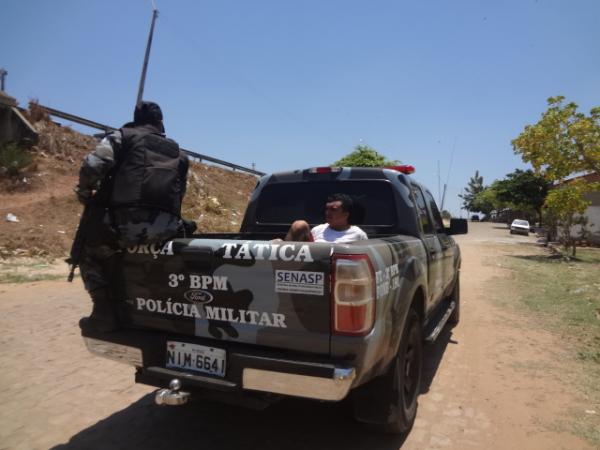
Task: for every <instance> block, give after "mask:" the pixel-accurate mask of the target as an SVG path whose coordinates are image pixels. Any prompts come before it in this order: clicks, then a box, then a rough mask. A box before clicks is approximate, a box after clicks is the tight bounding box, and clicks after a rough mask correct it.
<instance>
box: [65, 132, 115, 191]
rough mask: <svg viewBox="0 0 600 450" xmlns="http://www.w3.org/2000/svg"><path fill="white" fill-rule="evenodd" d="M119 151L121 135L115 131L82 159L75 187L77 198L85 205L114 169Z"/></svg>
mask: <svg viewBox="0 0 600 450" xmlns="http://www.w3.org/2000/svg"><path fill="white" fill-rule="evenodd" d="M120 149H121V133H120V132H119V131H115V132H114V133H111V134H109V135H108V136H106V137H105V138H104V139H102V140H101V141H100V142H99V143H98V145H96V148H95V149H94V151H93V152H91V153H89V154H88V155H87V156H86V157H85V158H84V159H83V163H82V165H81V169H80V170H79V184H78V185H77V186H76V187H75V192H76V193H77V197H78V198H79V200H80V201H81V202H82V203H86V202H87V201H88V200H89V199H90V198H91V197H92V195H93V192H94V191H97V190H98V189H99V188H100V185H101V183H102V181H103V180H104V179H105V177H106V175H107V174H108V172H109V171H110V170H111V169H112V168H113V167H114V165H115V160H116V156H117V154H118V152H119V150H120Z"/></svg>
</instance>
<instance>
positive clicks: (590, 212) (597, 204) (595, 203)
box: [563, 172, 600, 244]
mask: <svg viewBox="0 0 600 450" xmlns="http://www.w3.org/2000/svg"><path fill="white" fill-rule="evenodd" d="M574 180H585V181H586V182H588V183H598V182H600V174H598V173H595V172H593V173H588V174H586V175H580V176H577V177H573V178H570V179H568V180H566V181H564V182H563V183H569V182H571V181H574ZM584 198H585V199H586V200H589V201H590V202H592V203H591V204H590V206H588V208H587V209H586V211H585V212H584V213H583V214H582V216H583V217H585V218H587V224H586V225H585V227H586V228H587V231H588V232H589V236H588V237H587V240H588V241H590V242H594V243H596V244H600V191H598V190H596V191H592V192H588V193H587V194H585V195H584ZM581 228H582V226H581V225H574V226H573V227H571V236H573V237H574V238H579V237H580V236H581Z"/></svg>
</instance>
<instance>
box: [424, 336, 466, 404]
mask: <svg viewBox="0 0 600 450" xmlns="http://www.w3.org/2000/svg"><path fill="white" fill-rule="evenodd" d="M448 344H458V342H457V341H455V340H453V339H452V327H451V326H448V325H446V326H445V327H444V329H443V330H442V332H441V333H440V335H439V336H438V338H437V339H436V340H435V342H434V343H433V344H429V345H426V346H425V358H424V360H423V378H422V379H421V394H425V393H427V392H429V388H430V387H431V383H433V379H434V378H435V374H436V373H437V371H438V369H439V367H440V363H441V362H442V358H443V356H444V352H445V351H446V347H448Z"/></svg>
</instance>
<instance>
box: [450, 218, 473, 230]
mask: <svg viewBox="0 0 600 450" xmlns="http://www.w3.org/2000/svg"><path fill="white" fill-rule="evenodd" d="M468 232H469V223H468V222H467V219H450V228H446V233H448V234H467V233H468Z"/></svg>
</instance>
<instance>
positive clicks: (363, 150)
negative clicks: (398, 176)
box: [332, 145, 400, 167]
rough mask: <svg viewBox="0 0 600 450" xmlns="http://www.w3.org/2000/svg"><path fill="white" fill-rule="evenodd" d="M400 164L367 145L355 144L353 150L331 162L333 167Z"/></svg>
mask: <svg viewBox="0 0 600 450" xmlns="http://www.w3.org/2000/svg"><path fill="white" fill-rule="evenodd" d="M398 164H400V162H399V161H396V160H390V159H387V158H386V157H385V156H383V155H381V154H379V153H378V152H377V151H376V150H375V149H374V148H371V147H369V146H368V145H357V146H356V147H354V151H353V152H352V153H349V154H348V155H346V156H344V157H343V158H342V159H340V160H339V161H336V162H334V163H333V164H332V166H334V167H385V166H395V165H398Z"/></svg>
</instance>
